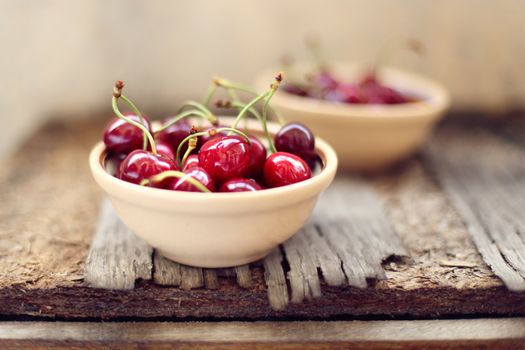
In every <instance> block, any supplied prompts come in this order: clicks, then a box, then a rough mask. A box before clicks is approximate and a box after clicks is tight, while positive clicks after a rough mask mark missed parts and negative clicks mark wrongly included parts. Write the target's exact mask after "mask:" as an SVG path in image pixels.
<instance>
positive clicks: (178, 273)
mask: <svg viewBox="0 0 525 350" xmlns="http://www.w3.org/2000/svg"><path fill="white" fill-rule="evenodd" d="M153 266H154V269H153V281H154V282H155V283H158V284H160V285H163V286H180V284H181V282H182V270H181V266H180V264H177V263H176V262H174V261H171V260H169V259H166V258H165V257H163V256H162V255H161V254H160V253H159V252H157V251H155V254H154V256H153Z"/></svg>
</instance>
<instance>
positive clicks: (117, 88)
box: [111, 81, 157, 154]
mask: <svg viewBox="0 0 525 350" xmlns="http://www.w3.org/2000/svg"><path fill="white" fill-rule="evenodd" d="M122 88H124V83H123V82H121V81H117V83H116V84H115V87H114V88H113V97H112V99H111V105H112V107H113V112H115V114H116V115H117V117H119V118H120V119H122V120H124V121H125V122H127V123H128V124H131V125H133V126H136V127H137V128H139V129H140V130H142V132H143V133H144V135H146V137H147V138H148V140H149V143H150V145H151V152H152V153H153V154H157V146H156V144H155V140H154V139H153V136H152V135H151V133H150V132H149V130H148V129H147V128H146V127H145V126H144V125H142V124H141V123H137V122H136V121H134V120H132V119H130V118H128V117H126V116H125V115H123V114H122V113H121V112H120V110H119V108H118V99H119V98H120V97H123V95H122Z"/></svg>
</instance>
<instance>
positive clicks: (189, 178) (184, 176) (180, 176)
mask: <svg viewBox="0 0 525 350" xmlns="http://www.w3.org/2000/svg"><path fill="white" fill-rule="evenodd" d="M172 177H174V178H178V179H183V180H184V181H186V182H188V183H190V185H193V186H195V187H196V188H197V189H198V190H199V191H201V192H211V191H210V190H209V189H208V188H207V187H206V186H204V185H203V184H202V183H201V182H200V181H198V180H197V179H195V178H194V177H192V176H191V175H189V174H185V173H183V172H181V171H176V170H168V171H163V172H162V173H159V174H157V175H154V176H152V177H150V178H149V179H144V180H142V181H141V182H140V185H141V186H145V185H149V184H150V183H157V182H162V181H164V180H166V179H169V178H172Z"/></svg>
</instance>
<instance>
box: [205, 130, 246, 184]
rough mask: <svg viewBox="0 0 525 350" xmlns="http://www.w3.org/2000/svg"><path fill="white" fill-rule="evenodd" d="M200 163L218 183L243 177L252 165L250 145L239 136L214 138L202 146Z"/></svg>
mask: <svg viewBox="0 0 525 350" xmlns="http://www.w3.org/2000/svg"><path fill="white" fill-rule="evenodd" d="M199 165H200V166H201V167H202V168H203V169H204V170H206V171H207V172H208V174H210V175H211V176H212V178H213V179H214V180H215V182H217V183H222V182H224V181H226V180H228V179H231V178H234V177H242V176H243V175H244V173H245V172H246V170H247V169H248V166H249V165H250V145H249V144H248V142H246V140H244V139H242V138H240V137H238V136H221V137H218V138H213V139H211V140H209V141H208V142H206V143H205V144H204V145H203V146H202V148H201V150H200V152H199Z"/></svg>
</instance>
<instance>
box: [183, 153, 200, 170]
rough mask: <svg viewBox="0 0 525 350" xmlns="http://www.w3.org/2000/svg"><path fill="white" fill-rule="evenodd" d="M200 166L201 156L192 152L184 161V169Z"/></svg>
mask: <svg viewBox="0 0 525 350" xmlns="http://www.w3.org/2000/svg"><path fill="white" fill-rule="evenodd" d="M198 166H199V156H198V155H196V154H192V155H190V156H188V158H186V162H185V163H184V167H183V168H182V170H187V169H191V168H195V167H198Z"/></svg>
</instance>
